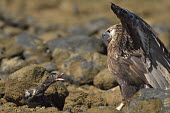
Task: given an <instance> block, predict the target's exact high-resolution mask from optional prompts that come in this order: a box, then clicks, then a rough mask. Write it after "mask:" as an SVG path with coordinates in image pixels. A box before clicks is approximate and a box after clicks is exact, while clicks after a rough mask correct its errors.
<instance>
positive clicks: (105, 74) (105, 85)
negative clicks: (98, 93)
mask: <svg viewBox="0 0 170 113" xmlns="http://www.w3.org/2000/svg"><path fill="white" fill-rule="evenodd" d="M93 83H94V85H95V86H96V87H98V88H100V89H104V90H107V89H110V88H113V87H115V86H117V85H118V84H117V82H116V81H115V79H114V78H113V76H112V75H111V74H110V73H109V70H108V69H104V70H102V71H101V72H100V73H98V74H97V75H96V76H95V77H94V80H93Z"/></svg>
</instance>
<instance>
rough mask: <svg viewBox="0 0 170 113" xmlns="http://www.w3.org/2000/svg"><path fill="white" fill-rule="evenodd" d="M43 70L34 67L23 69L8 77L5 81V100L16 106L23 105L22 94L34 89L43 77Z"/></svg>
mask: <svg viewBox="0 0 170 113" xmlns="http://www.w3.org/2000/svg"><path fill="white" fill-rule="evenodd" d="M44 73H45V69H44V68H42V67H38V66H36V65H33V66H27V67H24V68H22V69H20V70H18V71H16V72H14V73H12V74H11V75H9V76H8V78H7V80H6V81H5V99H6V100H7V101H9V102H14V103H16V104H17V105H21V104H23V103H22V102H21V100H22V99H23V93H24V92H25V90H27V89H29V88H30V87H35V86H36V83H38V82H40V80H41V79H42V77H43V76H44Z"/></svg>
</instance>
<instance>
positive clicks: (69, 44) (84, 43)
mask: <svg viewBox="0 0 170 113" xmlns="http://www.w3.org/2000/svg"><path fill="white" fill-rule="evenodd" d="M47 45H48V47H49V49H50V50H51V51H54V50H55V48H61V49H67V50H71V51H75V52H83V51H94V52H99V53H103V54H106V47H105V45H104V43H103V42H102V41H101V40H99V39H96V38H91V37H88V36H85V35H80V36H73V37H68V38H55V39H53V40H49V41H47Z"/></svg>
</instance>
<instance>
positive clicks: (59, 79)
mask: <svg viewBox="0 0 170 113" xmlns="http://www.w3.org/2000/svg"><path fill="white" fill-rule="evenodd" d="M63 75H64V73H61V74H60V75H58V77H57V78H56V80H58V81H63V80H64V79H63V78H61V76H63Z"/></svg>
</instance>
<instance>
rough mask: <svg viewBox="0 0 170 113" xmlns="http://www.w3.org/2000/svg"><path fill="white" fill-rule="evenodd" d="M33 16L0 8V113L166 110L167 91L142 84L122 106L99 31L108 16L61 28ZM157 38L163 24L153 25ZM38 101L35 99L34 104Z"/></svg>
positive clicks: (169, 107) (168, 31)
mask: <svg viewBox="0 0 170 113" xmlns="http://www.w3.org/2000/svg"><path fill="white" fill-rule="evenodd" d="M36 21H37V20H35V19H34V18H32V17H31V16H18V15H10V14H8V13H3V12H1V13H0V113H16V112H17V113H25V112H27V113H51V112H52V113H78V112H85V113H124V112H127V113H141V112H143V113H161V112H165V113H169V112H170V91H169V90H167V91H164V90H159V89H142V90H140V91H139V92H138V93H137V94H136V95H135V96H134V98H132V100H131V102H130V103H129V104H128V105H126V106H125V107H124V108H123V110H121V111H117V110H116V109H115V108H116V107H117V106H118V105H119V104H120V103H121V100H122V96H121V94H120V89H119V87H118V84H117V82H116V81H115V80H114V79H113V78H112V76H111V75H110V73H109V72H108V69H107V64H106V59H107V47H106V45H105V44H104V43H103V41H102V40H101V39H100V34H101V32H102V31H103V30H104V29H106V28H107V27H108V26H110V25H111V24H112V22H110V21H109V20H108V19H107V18H96V19H92V20H90V21H89V22H87V23H84V24H83V25H81V26H80V25H76V26H71V27H68V28H64V27H63V26H62V25H60V24H48V23H46V24H39V23H36ZM153 27H154V29H155V31H156V32H157V33H158V35H159V36H160V37H163V38H165V37H167V36H169V35H170V28H168V27H166V26H165V25H162V24H161V25H159V24H155V25H153ZM53 72H55V73H58V74H59V73H64V76H63V78H64V79H65V80H64V81H56V82H55V83H53V84H52V85H50V86H49V87H48V88H47V90H46V91H45V92H44V94H42V95H43V96H45V101H48V102H49V103H50V104H49V105H48V106H46V105H43V102H44V100H43V99H44V98H43V99H42V98H41V96H42V95H38V96H37V97H38V99H37V100H36V99H33V101H31V102H29V104H28V103H26V102H25V98H24V93H25V91H26V90H29V89H31V88H35V87H37V86H39V85H40V84H42V83H43V82H44V81H45V80H46V79H47V78H48V77H49V76H50V74H51V73H53ZM37 102H38V103H37Z"/></svg>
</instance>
